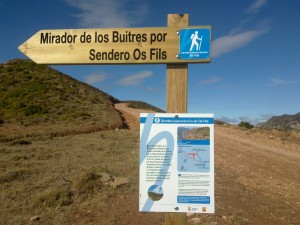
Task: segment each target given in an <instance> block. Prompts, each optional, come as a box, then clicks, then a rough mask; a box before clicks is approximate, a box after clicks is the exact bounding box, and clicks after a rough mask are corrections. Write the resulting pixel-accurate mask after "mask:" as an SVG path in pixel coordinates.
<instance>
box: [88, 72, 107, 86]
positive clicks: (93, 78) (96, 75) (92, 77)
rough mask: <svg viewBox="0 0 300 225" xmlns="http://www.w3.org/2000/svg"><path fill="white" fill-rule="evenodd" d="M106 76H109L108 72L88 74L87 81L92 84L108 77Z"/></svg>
mask: <svg viewBox="0 0 300 225" xmlns="http://www.w3.org/2000/svg"><path fill="white" fill-rule="evenodd" d="M106 77H107V75H106V73H101V72H100V73H94V74H91V75H88V76H87V77H86V78H85V82H86V83H88V84H90V85H92V84H95V83H99V82H102V81H104V80H105V79H106Z"/></svg>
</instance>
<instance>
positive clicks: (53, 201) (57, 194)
mask: <svg viewBox="0 0 300 225" xmlns="http://www.w3.org/2000/svg"><path fill="white" fill-rule="evenodd" d="M73 197H74V194H73V192H71V191H70V190H68V188H56V189H52V190H48V191H46V192H44V193H41V194H40V195H39V197H38V200H37V203H38V205H39V206H46V207H62V206H67V205H71V204H72V203H73Z"/></svg>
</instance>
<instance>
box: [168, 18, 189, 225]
mask: <svg viewBox="0 0 300 225" xmlns="http://www.w3.org/2000/svg"><path fill="white" fill-rule="evenodd" d="M188 25H189V15H188V14H184V15H178V14H171V15H170V14H169V15H168V26H169V27H176V28H177V29H178V28H179V27H184V26H188ZM187 87H188V64H174V65H170V64H167V87H166V88H167V93H166V94H167V101H166V104H167V105H166V112H167V113H186V112H187ZM186 224H187V215H186V213H166V214H165V225H186Z"/></svg>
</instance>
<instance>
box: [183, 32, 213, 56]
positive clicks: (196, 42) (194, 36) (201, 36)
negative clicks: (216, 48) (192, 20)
mask: <svg viewBox="0 0 300 225" xmlns="http://www.w3.org/2000/svg"><path fill="white" fill-rule="evenodd" d="M210 30H211V29H210V28H209V27H207V28H190V29H181V30H180V48H179V50H180V52H179V55H178V57H179V59H182V60H187V59H188V60H193V59H194V60H199V59H207V60H209V61H210V55H211V47H210V46H211V34H210V33H211V32H210Z"/></svg>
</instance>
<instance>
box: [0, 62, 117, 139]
mask: <svg viewBox="0 0 300 225" xmlns="http://www.w3.org/2000/svg"><path fill="white" fill-rule="evenodd" d="M115 102H118V100H117V99H115V98H113V97H112V96H110V95H108V94H106V93H104V92H102V91H100V90H98V89H96V88H93V87H91V86H89V85H87V84H85V83H82V82H79V81H77V80H75V79H73V78H71V77H69V76H67V75H65V74H62V73H61V72H59V71H56V70H54V69H52V68H50V67H48V66H46V65H38V64H35V63H34V62H32V61H29V60H21V59H17V60H11V61H9V62H7V63H4V64H1V65H0V135H2V136H3V135H4V134H3V129H4V128H6V135H8V133H9V132H7V131H9V130H10V129H16V127H17V128H18V129H19V130H20V132H19V135H24V134H26V135H32V134H34V133H36V132H39V133H45V132H46V133H55V134H63V133H68V132H73V133H80V132H87V131H90V130H103V129H115V128H118V127H121V126H122V118H121V116H120V113H119V112H118V111H116V110H115V109H114V106H113V104H114V103H115ZM0 137H1V136H0Z"/></svg>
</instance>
